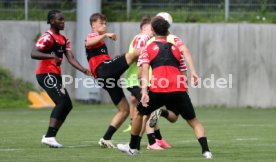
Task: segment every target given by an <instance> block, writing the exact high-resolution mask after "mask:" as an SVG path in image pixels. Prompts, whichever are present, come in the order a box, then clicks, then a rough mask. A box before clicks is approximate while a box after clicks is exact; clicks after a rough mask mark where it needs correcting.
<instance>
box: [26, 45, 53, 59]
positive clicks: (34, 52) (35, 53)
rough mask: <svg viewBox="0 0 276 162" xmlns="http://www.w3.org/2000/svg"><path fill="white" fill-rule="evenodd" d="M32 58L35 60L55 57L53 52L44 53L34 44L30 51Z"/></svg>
mask: <svg viewBox="0 0 276 162" xmlns="http://www.w3.org/2000/svg"><path fill="white" fill-rule="evenodd" d="M31 57H32V59H36V60H45V59H54V58H55V57H57V56H56V55H55V54H54V53H52V54H46V53H43V52H41V51H40V49H39V48H38V47H36V46H34V48H33V50H32V52H31Z"/></svg>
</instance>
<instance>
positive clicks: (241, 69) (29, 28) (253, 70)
mask: <svg viewBox="0 0 276 162" xmlns="http://www.w3.org/2000/svg"><path fill="white" fill-rule="evenodd" d="M0 28H1V29H6V30H2V31H1V32H0V41H1V43H0V49H1V50H0V58H1V59H0V65H1V66H2V67H4V68H8V69H9V70H10V71H11V73H12V74H13V75H14V76H15V77H17V78H22V79H24V80H26V81H30V82H32V83H34V84H37V82H36V79H35V70H36V68H37V66H38V62H39V61H37V60H32V59H31V57H30V53H31V50H32V47H33V45H34V43H35V38H36V36H37V33H43V32H44V31H47V29H48V28H49V25H48V24H46V22H45V21H42V22H38V21H32V22H30V21H28V22H25V21H22V22H15V21H1V22H0ZM108 30H109V31H114V32H115V33H117V34H118V38H119V39H118V40H117V41H115V42H113V41H109V40H107V46H108V50H109V53H110V54H111V57H112V58H113V57H114V56H115V55H118V54H121V53H123V52H125V51H127V49H128V45H129V43H130V41H131V39H132V38H133V36H134V35H135V34H136V33H138V32H139V24H138V23H129V22H128V23H109V24H108ZM126 31H132V32H126ZM170 31H171V32H172V33H174V34H175V35H178V36H179V37H180V38H181V39H182V40H183V41H184V42H185V43H186V44H187V46H188V47H189V49H190V50H191V54H192V56H193V59H194V63H195V65H196V69H197V71H198V74H199V76H200V77H201V78H202V79H205V78H211V76H212V74H213V75H214V81H215V82H217V81H218V79H219V78H225V79H227V81H228V83H230V82H231V85H232V86H231V88H230V86H229V87H228V88H226V87H225V88H219V87H217V86H214V88H211V87H205V88H203V86H202V88H192V89H190V91H189V93H190V95H191V99H192V101H193V103H194V104H195V105H226V106H235V107H243V106H254V107H257V106H260V107H275V106H276V100H275V98H276V84H275V83H276V71H275V68H276V64H275V60H276V55H275V51H276V46H275V42H276V27H275V25H270V24H221V23H220V24H203V23H200V24H198V23H175V24H173V26H172V28H171V29H170ZM64 34H65V35H66V36H67V37H69V38H70V40H71V45H72V50H73V53H74V54H75V55H85V54H84V53H80V52H79V51H76V42H75V41H76V39H75V35H76V23H74V22H66V28H65V31H64ZM2 42H3V43H2ZM15 47H16V48H15ZM82 47H83V48H84V41H83V46H82ZM75 72H76V71H75V69H74V68H73V67H72V66H70V65H69V63H68V61H66V59H65V61H64V63H63V65H62V73H63V74H69V75H71V76H76V75H75ZM230 74H231V75H232V79H230V78H229V75H230ZM210 82H211V81H208V84H210ZM81 83H83V82H79V84H81ZM74 87H75V83H73V84H70V85H67V86H66V88H67V89H68V91H69V93H70V95H71V97H72V98H75V97H76V96H75V90H76V89H75V88H74ZM100 95H101V97H100V98H101V101H102V102H110V97H109V96H108V94H107V93H106V92H105V91H102V93H101V94H100Z"/></svg>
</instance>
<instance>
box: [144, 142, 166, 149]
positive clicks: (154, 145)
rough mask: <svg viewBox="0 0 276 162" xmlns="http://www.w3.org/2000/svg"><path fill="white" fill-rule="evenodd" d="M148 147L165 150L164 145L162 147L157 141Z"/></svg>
mask: <svg viewBox="0 0 276 162" xmlns="http://www.w3.org/2000/svg"><path fill="white" fill-rule="evenodd" d="M147 149H148V150H164V149H163V148H162V147H160V146H159V145H158V144H157V142H155V143H154V144H152V145H149V144H148V146H147Z"/></svg>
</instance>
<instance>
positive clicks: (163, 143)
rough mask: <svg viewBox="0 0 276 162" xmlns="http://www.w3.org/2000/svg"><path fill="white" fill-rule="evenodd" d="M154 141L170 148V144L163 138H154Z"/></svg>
mask: <svg viewBox="0 0 276 162" xmlns="http://www.w3.org/2000/svg"><path fill="white" fill-rule="evenodd" d="M156 143H157V144H158V145H159V146H160V147H162V148H164V149H168V148H171V146H170V145H169V144H168V143H167V141H166V140H165V139H161V140H158V139H156Z"/></svg>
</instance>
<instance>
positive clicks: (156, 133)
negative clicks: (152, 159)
mask: <svg viewBox="0 0 276 162" xmlns="http://www.w3.org/2000/svg"><path fill="white" fill-rule="evenodd" d="M154 135H155V137H156V138H157V139H158V140H161V139H162V136H161V133H160V129H157V130H155V131H154Z"/></svg>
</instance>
